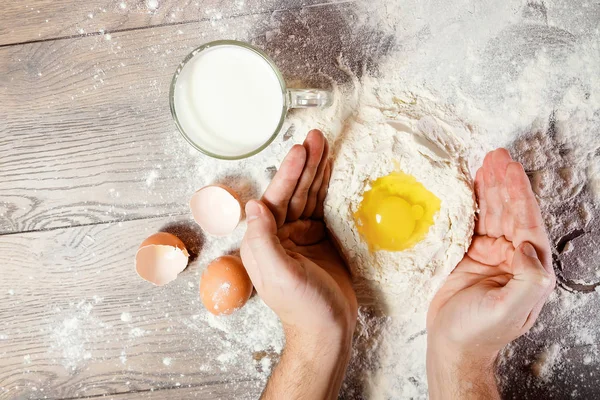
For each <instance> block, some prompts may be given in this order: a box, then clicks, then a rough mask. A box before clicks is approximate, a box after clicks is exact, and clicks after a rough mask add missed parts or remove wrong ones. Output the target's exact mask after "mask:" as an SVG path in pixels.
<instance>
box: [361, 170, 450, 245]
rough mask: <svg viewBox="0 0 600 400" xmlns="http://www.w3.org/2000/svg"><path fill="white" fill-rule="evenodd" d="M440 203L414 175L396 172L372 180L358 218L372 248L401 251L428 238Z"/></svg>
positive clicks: (366, 239) (364, 194) (364, 235)
mask: <svg viewBox="0 0 600 400" xmlns="http://www.w3.org/2000/svg"><path fill="white" fill-rule="evenodd" d="M440 205H441V201H440V199H438V198H437V197H436V196H435V195H434V194H433V193H431V192H430V191H429V190H427V189H426V188H425V186H423V184H422V183H420V182H418V181H417V180H416V179H415V177H414V176H412V175H408V174H405V173H403V172H392V173H391V174H389V175H386V176H383V177H381V178H378V179H376V180H375V181H374V182H372V183H371V189H369V190H367V191H365V192H364V193H363V200H362V202H361V203H360V205H359V207H358V211H356V213H354V219H355V222H356V226H357V228H358V231H359V233H360V234H361V235H362V237H363V239H364V240H365V241H366V242H367V244H368V245H369V248H370V249H371V250H372V251H375V250H388V251H401V250H405V249H409V248H411V247H413V246H414V245H415V244H416V243H418V242H419V241H421V240H423V239H424V238H425V236H426V235H427V232H428V231H429V228H430V227H431V225H433V217H434V216H435V213H436V212H438V211H439V209H440Z"/></svg>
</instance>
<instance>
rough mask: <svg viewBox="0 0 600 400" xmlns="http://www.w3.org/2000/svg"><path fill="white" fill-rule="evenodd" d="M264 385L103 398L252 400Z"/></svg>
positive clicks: (235, 384)
mask: <svg viewBox="0 0 600 400" xmlns="http://www.w3.org/2000/svg"><path fill="white" fill-rule="evenodd" d="M263 385H264V383H263V382H262V381H242V382H227V383H217V384H211V385H206V386H192V387H185V388H176V389H167V390H153V391H145V392H129V393H120V394H117V395H111V396H106V397H103V398H106V399H111V400H128V399H149V400H150V399H157V400H158V399H160V400H162V399H169V400H187V399H205V400H213V399H215V400H216V399H236V400H237V399H240V400H244V399H248V400H254V399H258V398H259V397H260V394H261V393H262V389H263Z"/></svg>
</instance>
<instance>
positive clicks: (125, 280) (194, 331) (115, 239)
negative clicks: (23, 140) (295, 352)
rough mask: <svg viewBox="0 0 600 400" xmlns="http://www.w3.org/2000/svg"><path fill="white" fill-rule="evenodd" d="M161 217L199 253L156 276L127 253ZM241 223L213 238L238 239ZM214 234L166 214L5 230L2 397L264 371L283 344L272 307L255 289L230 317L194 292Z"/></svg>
mask: <svg viewBox="0 0 600 400" xmlns="http://www.w3.org/2000/svg"><path fill="white" fill-rule="evenodd" d="M161 228H162V229H165V230H167V231H171V232H174V233H176V234H178V236H180V237H181V238H182V239H183V240H184V242H185V243H186V245H187V247H188V248H189V249H190V252H191V253H192V254H193V255H195V256H198V253H200V254H199V256H198V257H197V258H196V260H195V261H194V262H192V263H191V264H190V265H189V266H188V268H187V269H186V270H185V271H184V272H182V273H181V274H180V276H179V277H178V279H177V280H175V281H173V282H171V283H170V284H168V285H165V286H163V287H155V286H153V285H151V284H149V283H148V282H146V281H143V280H142V279H141V278H139V277H138V276H137V274H136V273H135V271H134V268H133V260H134V255H135V251H136V249H137V247H138V245H139V243H140V242H141V241H142V240H143V239H144V238H145V237H146V236H148V235H149V234H151V233H154V232H156V231H157V230H159V229H161ZM240 233H241V232H238V235H237V236H236V235H234V237H233V238H227V239H220V240H218V239H216V240H218V244H219V246H220V247H221V248H230V249H235V248H236V246H237V242H236V241H237V240H239V234H240ZM215 243H216V242H214V241H213V242H211V241H210V240H208V239H207V240H206V241H205V239H204V238H203V237H202V234H201V233H200V232H199V228H197V227H196V225H195V223H193V222H191V221H189V220H187V219H183V220H181V219H179V220H174V219H165V218H155V219H148V220H141V221H130V222H125V223H115V224H100V225H91V226H82V227H77V228H66V229H57V230H52V231H46V232H30V233H24V234H13V235H4V236H0V265H2V279H0V321H2V324H1V326H0V360H1V361H0V399H15V398H19V399H21V398H23V399H27V398H38V397H43V396H48V398H71V397H82V396H97V395H105V394H118V393H124V392H129V391H148V390H151V389H153V390H159V389H165V388H167V389H168V388H176V387H185V386H188V385H191V386H203V385H215V384H216V385H217V387H220V386H218V385H222V384H225V383H227V382H237V381H248V380H251V381H257V380H260V381H262V382H264V378H265V377H266V376H267V374H268V372H269V371H268V370H264V368H266V367H265V364H264V362H268V363H269V364H270V362H271V361H275V359H276V358H274V357H276V354H275V353H274V350H275V349H276V347H275V346H279V348H280V347H281V336H280V335H281V333H280V329H281V328H280V325H279V322H278V320H277V318H276V317H275V315H274V314H266V315H267V316H268V315H271V316H270V317H264V316H265V314H264V313H265V312H267V311H268V309H267V308H266V306H265V305H264V304H263V303H262V302H261V301H260V299H258V298H257V297H253V298H252V299H251V300H250V302H249V304H248V305H247V306H246V307H244V309H242V310H241V311H240V312H239V313H237V314H235V315H232V316H230V317H225V319H222V318H221V319H220V318H217V317H213V316H212V315H210V314H208V313H207V311H206V310H205V309H204V308H203V306H202V305H201V304H200V302H199V299H198V282H199V274H200V271H201V269H202V268H204V266H205V265H206V264H207V263H208V261H209V260H211V259H213V258H215V257H217V256H219V255H222V253H223V250H219V248H218V247H217V246H216V244H215ZM203 244H205V246H204V247H203ZM259 312H260V315H261V319H260V320H257V319H256V318H258V315H259V314H258V313H259ZM247 338H252V339H247ZM261 343H262V344H261ZM272 343H275V344H274V345H273V344H272ZM261 346H262V347H261ZM265 357H267V358H268V360H267V361H263V359H264V358H265ZM269 364H267V365H269ZM223 387H224V386H223ZM231 387H235V385H233V386H231ZM261 387H262V386H260V385H259V386H257V387H255V390H254V391H252V392H251V393H256V391H257V390H259V389H260V388H261ZM223 390H224V389H223ZM174 393H177V392H174ZM191 393H192V392H190V394H189V396H191ZM232 393H237V392H235V391H233V392H232ZM189 396H188V394H186V395H185V396H183V397H182V398H186V397H189ZM132 397H135V396H132ZM156 397H157V398H159V397H160V396H156ZM251 397H253V396H251ZM209 398H210V397H209Z"/></svg>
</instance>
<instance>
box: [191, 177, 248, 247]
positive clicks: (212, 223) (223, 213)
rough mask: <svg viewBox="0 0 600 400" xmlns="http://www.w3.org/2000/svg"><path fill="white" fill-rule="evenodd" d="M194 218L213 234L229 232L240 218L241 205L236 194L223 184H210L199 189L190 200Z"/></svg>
mask: <svg viewBox="0 0 600 400" xmlns="http://www.w3.org/2000/svg"><path fill="white" fill-rule="evenodd" d="M190 209H191V210H192V215H193V217H194V220H195V221H196V222H197V223H198V225H200V227H201V228H202V229H203V230H204V231H205V232H206V233H209V234H211V235H213V236H227V235H229V234H231V233H232V232H233V231H234V230H235V228H236V227H237V226H238V224H239V223H240V220H241V219H242V206H241V204H240V199H239V196H238V194H237V193H236V192H235V191H233V189H231V188H229V187H227V186H223V185H210V186H205V187H203V188H202V189H199V190H198V191H196V193H194V195H193V196H192V199H191V200H190Z"/></svg>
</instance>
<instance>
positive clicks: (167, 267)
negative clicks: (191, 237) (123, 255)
mask: <svg viewBox="0 0 600 400" xmlns="http://www.w3.org/2000/svg"><path fill="white" fill-rule="evenodd" d="M189 256H190V255H189V254H188V251H187V249H186V248H185V245H184V244H183V242H182V241H181V240H179V238H178V237H177V236H175V235H172V234H170V233H167V232H158V233H155V234H154V235H152V236H150V237H148V238H147V239H146V240H144V241H143V242H142V244H141V245H140V247H139V248H138V251H137V253H136V254H135V270H136V272H137V273H138V275H139V276H140V277H141V278H142V279H144V280H147V281H148V282H150V283H153V284H155V285H157V286H162V285H165V284H167V283H169V282H171V281H172V280H174V279H175V278H177V275H179V273H180V272H181V271H183V270H184V269H185V267H186V266H187V263H188V259H189Z"/></svg>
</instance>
